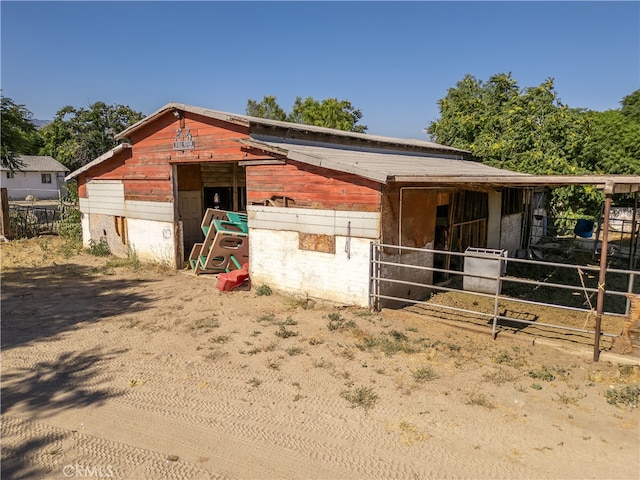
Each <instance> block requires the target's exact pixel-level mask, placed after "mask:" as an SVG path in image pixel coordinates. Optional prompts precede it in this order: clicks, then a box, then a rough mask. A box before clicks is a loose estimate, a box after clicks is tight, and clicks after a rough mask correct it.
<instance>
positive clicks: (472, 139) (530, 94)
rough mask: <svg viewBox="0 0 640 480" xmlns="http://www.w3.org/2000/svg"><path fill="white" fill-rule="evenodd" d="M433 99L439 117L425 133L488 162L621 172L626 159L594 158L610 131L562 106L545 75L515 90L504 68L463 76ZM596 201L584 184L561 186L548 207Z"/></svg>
mask: <svg viewBox="0 0 640 480" xmlns="http://www.w3.org/2000/svg"><path fill="white" fill-rule="evenodd" d="M629 103H630V104H631V103H632V102H629ZM438 105H439V108H440V118H439V119H437V120H436V121H434V122H432V123H431V124H430V125H429V126H428V128H427V131H428V132H429V134H430V135H431V138H432V139H433V140H434V141H436V142H438V143H443V144H445V145H451V146H454V147H458V148H462V149H465V150H469V151H471V152H472V153H473V155H474V156H476V157H477V158H478V159H480V160H481V161H482V162H484V163H487V164H489V165H492V166H495V167H499V168H506V169H509V170H513V171H518V172H524V173H531V174H538V175H548V174H563V175H578V174H584V173H592V172H594V171H600V173H622V171H623V170H624V171H627V170H628V163H625V164H623V165H626V166H622V165H621V164H620V163H619V162H618V160H619V157H621V156H618V157H616V158H617V159H616V160H614V159H613V158H612V156H611V155H609V156H608V157H607V158H608V159H609V160H606V161H605V160H604V158H603V159H601V160H597V158H598V157H597V155H596V154H600V155H601V156H602V154H604V152H602V151H601V150H600V149H599V147H598V145H597V142H598V141H599V140H602V138H603V137H602V135H604V136H606V135H609V134H610V132H609V133H607V132H606V131H605V130H604V129H603V126H602V125H601V124H599V123H598V121H597V119H596V117H597V115H596V116H590V115H588V112H586V111H584V110H580V109H571V108H569V107H568V106H567V105H564V104H563V103H562V102H561V101H560V99H559V97H558V94H557V92H556V90H555V88H554V83H553V79H551V78H550V79H547V80H545V81H544V82H543V83H541V84H540V85H538V86H535V87H528V88H524V89H521V88H520V87H518V85H517V83H516V82H515V81H514V80H513V78H512V77H511V74H497V75H493V76H492V77H490V78H489V80H488V81H487V82H486V83H484V82H482V81H480V80H477V79H476V78H475V77H473V76H471V75H466V76H465V77H464V78H463V79H462V80H461V81H460V82H458V83H457V84H456V87H455V88H451V89H449V90H448V91H447V95H446V97H445V98H443V99H441V100H440V101H439V102H438ZM589 135H591V137H589ZM588 138H591V139H592V141H591V142H589V141H587V140H588ZM607 162H608V163H607ZM615 162H618V163H616V165H617V166H615V167H614V163H615ZM596 167H598V168H597V169H596ZM625 169H627V170H625ZM600 201H601V194H600V193H599V192H596V191H594V190H593V189H592V188H591V187H589V186H585V187H572V188H562V189H555V190H554V191H553V194H552V201H551V206H552V211H555V213H557V214H559V213H560V212H562V214H569V215H571V214H573V215H582V214H586V213H589V214H594V212H597V210H598V207H599V205H600Z"/></svg>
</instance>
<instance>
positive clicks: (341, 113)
mask: <svg viewBox="0 0 640 480" xmlns="http://www.w3.org/2000/svg"><path fill="white" fill-rule="evenodd" d="M246 111H247V115H252V116H255V117H260V118H269V119H273V120H286V121H288V122H293V123H301V124H305V125H315V126H317V127H327V128H336V129H338V130H345V131H348V132H358V133H364V132H366V130H367V126H366V125H358V122H359V121H360V119H361V118H362V112H361V111H360V110H359V109H357V108H355V107H354V106H353V105H351V102H350V101H349V100H338V99H337V98H327V99H325V100H322V101H321V102H320V101H318V100H315V99H313V98H311V97H307V98H306V99H304V100H303V99H302V97H297V98H296V100H295V102H294V105H293V108H292V110H291V112H290V113H289V114H285V112H284V110H283V109H282V108H281V107H280V106H279V105H278V103H277V101H276V97H274V96H265V97H264V98H263V99H262V101H261V102H257V101H255V100H249V101H248V102H247V109H246Z"/></svg>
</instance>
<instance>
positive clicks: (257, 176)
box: [246, 162, 382, 212]
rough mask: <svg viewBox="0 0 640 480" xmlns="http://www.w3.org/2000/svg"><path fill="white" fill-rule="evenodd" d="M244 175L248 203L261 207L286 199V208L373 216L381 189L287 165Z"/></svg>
mask: <svg viewBox="0 0 640 480" xmlns="http://www.w3.org/2000/svg"><path fill="white" fill-rule="evenodd" d="M246 171H247V202H248V203H254V204H256V203H263V202H264V201H265V200H267V199H271V198H272V197H282V196H285V197H288V198H289V199H292V200H293V202H290V203H289V206H294V207H299V208H327V209H334V210H357V211H370V212H376V211H379V210H380V203H381V189H382V187H381V185H380V184H379V183H377V182H373V181H369V180H365V179H362V178H360V177H358V176H356V175H352V174H348V173H341V172H335V171H331V170H327V169H323V168H319V167H314V166H310V165H304V164H300V163H297V162H290V163H288V164H287V165H253V166H248V167H247V168H246Z"/></svg>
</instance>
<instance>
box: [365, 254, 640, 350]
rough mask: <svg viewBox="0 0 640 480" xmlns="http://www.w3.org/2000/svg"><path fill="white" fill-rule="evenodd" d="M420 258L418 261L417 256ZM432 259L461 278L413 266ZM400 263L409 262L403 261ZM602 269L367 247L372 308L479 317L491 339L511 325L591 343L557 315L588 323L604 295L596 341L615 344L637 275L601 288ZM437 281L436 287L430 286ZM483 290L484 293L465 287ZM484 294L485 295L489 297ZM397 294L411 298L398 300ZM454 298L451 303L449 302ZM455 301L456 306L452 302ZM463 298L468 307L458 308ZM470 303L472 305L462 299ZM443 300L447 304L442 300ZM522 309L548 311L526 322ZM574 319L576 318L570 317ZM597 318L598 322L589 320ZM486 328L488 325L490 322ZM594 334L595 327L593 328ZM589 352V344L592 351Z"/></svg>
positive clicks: (427, 265)
mask: <svg viewBox="0 0 640 480" xmlns="http://www.w3.org/2000/svg"><path fill="white" fill-rule="evenodd" d="M418 254H420V255H422V256H420V255H418ZM436 256H441V257H443V256H444V257H458V261H457V262H444V263H445V265H449V264H450V263H455V264H457V265H459V267H457V268H459V270H454V269H451V268H438V267H434V266H432V265H433V262H430V261H428V260H427V261H424V262H420V261H417V262H416V261H415V259H416V258H418V259H419V258H424V259H429V258H431V259H433V258H436ZM405 257H410V258H412V259H413V260H412V261H407V260H405ZM487 260H489V261H488V263H487V268H486V269H485V270H484V271H480V272H478V271H473V272H471V271H468V270H467V271H465V265H469V264H471V263H472V262H477V261H487ZM599 271H600V269H599V267H596V266H592V265H577V264H567V263H555V262H546V261H543V260H531V259H520V258H508V257H506V256H498V255H496V256H495V257H493V258H491V257H488V256H487V255H486V254H483V253H480V254H479V253H474V252H470V253H469V252H467V253H456V252H449V251H441V250H432V249H418V248H411V247H400V246H396V245H386V244H375V243H374V244H372V246H371V268H370V273H371V286H370V292H371V293H370V306H371V307H372V308H374V309H378V310H379V309H380V308H381V307H382V306H386V305H385V304H387V305H391V306H394V307H402V308H404V307H407V306H413V307H419V308H420V309H421V310H420V311H421V313H428V312H441V311H449V312H456V313H458V314H464V315H458V316H459V317H463V318H466V317H464V316H465V315H467V316H473V317H482V318H484V319H485V320H488V321H489V322H491V331H492V334H493V336H494V338H495V337H496V335H497V333H498V330H499V329H501V328H503V327H505V326H507V327H509V328H512V327H513V326H514V325H515V326H516V328H518V329H519V330H521V329H524V328H527V327H529V326H536V327H548V328H550V329H557V330H564V331H567V332H579V333H581V334H586V335H594V341H595V334H596V332H595V330H594V329H590V328H587V321H586V320H585V322H584V325H582V326H580V325H576V324H575V323H576V322H575V321H573V323H572V322H571V321H570V320H569V319H568V318H566V317H569V315H568V314H565V315H563V314H562V312H563V311H565V312H578V313H579V314H582V313H583V314H584V318H585V319H589V318H590V316H594V315H595V314H596V298H597V294H598V289H599V288H605V301H604V309H603V312H602V314H603V315H605V316H606V317H607V319H608V320H609V322H608V323H607V325H608V326H606V327H604V328H603V329H602V330H603V331H602V332H600V334H601V335H602V336H605V337H616V336H618V335H619V334H620V332H621V330H620V329H618V326H619V325H621V323H622V322H623V320H624V318H623V317H625V316H626V315H627V314H628V313H629V308H630V301H629V299H628V297H627V294H629V293H638V292H640V272H639V271H637V270H622V269H608V270H607V277H606V278H607V280H606V283H605V285H604V286H599V285H598V284H597V283H598V274H599ZM436 277H437V279H438V281H434V278H436ZM469 279H472V280H473V282H471V285H474V284H477V283H480V284H482V285H483V286H482V288H476V287H475V286H471V287H465V280H469ZM487 286H489V288H488V289H487ZM398 292H411V294H409V293H407V294H403V293H398ZM448 294H452V296H451V297H447V295H448ZM453 295H456V296H457V297H456V298H453ZM461 295H462V296H463V297H465V298H467V299H471V301H465V302H460V303H457V302H458V300H459V299H460V298H461V297H460V296H461ZM467 296H469V297H467ZM439 297H447V298H442V299H441V298H439ZM527 306H535V307H536V309H540V307H541V309H542V310H545V311H546V310H547V309H548V311H549V313H548V314H546V313H545V317H544V318H540V317H538V316H537V315H536V316H534V315H529V314H528V312H527ZM574 316H575V315H574ZM594 318H595V317H594ZM487 323H488V322H487ZM594 328H595V327H594ZM591 345H593V344H591Z"/></svg>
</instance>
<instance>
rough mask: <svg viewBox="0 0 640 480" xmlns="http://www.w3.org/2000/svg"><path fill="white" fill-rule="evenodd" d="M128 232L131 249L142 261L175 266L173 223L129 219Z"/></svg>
mask: <svg viewBox="0 0 640 480" xmlns="http://www.w3.org/2000/svg"><path fill="white" fill-rule="evenodd" d="M127 232H128V237H129V241H128V245H129V249H130V250H131V251H132V252H135V254H136V255H137V256H138V258H139V259H140V260H143V261H148V262H157V263H161V264H163V265H167V266H169V267H173V266H174V265H175V246H174V238H175V235H174V226H173V223H171V222H158V221H155V220H140V219H136V218H128V219H127Z"/></svg>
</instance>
